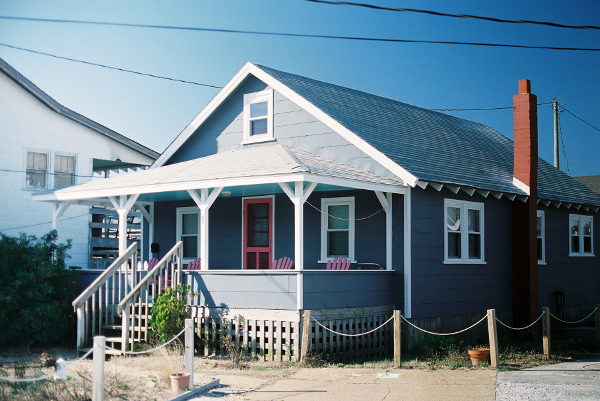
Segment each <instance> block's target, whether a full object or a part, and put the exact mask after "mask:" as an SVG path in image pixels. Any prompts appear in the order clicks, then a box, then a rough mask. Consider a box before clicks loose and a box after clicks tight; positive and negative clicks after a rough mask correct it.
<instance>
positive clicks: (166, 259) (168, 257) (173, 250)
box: [119, 241, 183, 313]
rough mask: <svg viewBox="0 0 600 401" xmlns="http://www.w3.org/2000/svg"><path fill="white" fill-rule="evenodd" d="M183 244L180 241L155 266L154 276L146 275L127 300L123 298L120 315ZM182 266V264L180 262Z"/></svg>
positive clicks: (120, 304) (120, 303)
mask: <svg viewBox="0 0 600 401" xmlns="http://www.w3.org/2000/svg"><path fill="white" fill-rule="evenodd" d="M182 244H183V241H179V242H177V243H176V244H175V246H174V247H173V248H172V249H171V250H170V251H169V253H167V254H166V255H165V256H164V257H163V258H162V259H161V260H160V262H158V263H157V264H156V266H154V268H153V269H152V270H151V272H153V273H152V274H150V272H148V274H147V275H146V277H144V278H143V279H142V280H140V282H139V283H137V285H136V286H135V287H134V288H133V289H132V290H131V291H130V292H129V294H127V296H125V298H123V299H122V300H121V302H119V313H121V312H123V307H124V306H125V305H126V304H127V303H128V302H130V300H131V298H133V297H134V296H135V295H136V294H137V292H138V291H139V289H140V288H142V287H143V286H144V285H146V283H148V282H149V281H150V280H153V279H154V278H155V277H156V276H157V275H158V273H159V272H160V270H161V269H162V267H163V265H166V264H167V262H168V261H169V260H170V258H171V257H172V256H173V254H174V253H175V252H178V251H179V247H180V246H181V245H182ZM180 264H181V262H180Z"/></svg>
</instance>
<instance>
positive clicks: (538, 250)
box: [537, 237, 543, 261]
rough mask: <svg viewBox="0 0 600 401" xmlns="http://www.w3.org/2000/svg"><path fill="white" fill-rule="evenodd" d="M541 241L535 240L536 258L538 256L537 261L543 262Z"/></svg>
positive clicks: (539, 239)
mask: <svg viewBox="0 0 600 401" xmlns="http://www.w3.org/2000/svg"><path fill="white" fill-rule="evenodd" d="M542 251H543V249H542V239H541V238H539V237H538V239H537V256H538V260H540V261H541V260H543V258H542Z"/></svg>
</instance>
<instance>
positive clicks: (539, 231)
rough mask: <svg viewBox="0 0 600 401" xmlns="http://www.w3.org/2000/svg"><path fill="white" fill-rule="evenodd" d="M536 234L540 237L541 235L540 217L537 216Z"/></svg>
mask: <svg viewBox="0 0 600 401" xmlns="http://www.w3.org/2000/svg"><path fill="white" fill-rule="evenodd" d="M537 236H538V238H540V237H541V236H542V217H541V216H538V217H537Z"/></svg>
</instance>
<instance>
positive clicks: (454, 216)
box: [446, 207, 460, 231]
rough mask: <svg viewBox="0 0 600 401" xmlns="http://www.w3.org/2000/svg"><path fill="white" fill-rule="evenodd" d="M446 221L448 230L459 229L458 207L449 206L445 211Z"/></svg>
mask: <svg viewBox="0 0 600 401" xmlns="http://www.w3.org/2000/svg"><path fill="white" fill-rule="evenodd" d="M447 216H448V217H447V221H446V224H447V225H448V229H449V230H450V231H459V230H460V209H459V208H457V207H449V208H448V211H447Z"/></svg>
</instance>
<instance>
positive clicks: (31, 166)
mask: <svg viewBox="0 0 600 401" xmlns="http://www.w3.org/2000/svg"><path fill="white" fill-rule="evenodd" d="M26 163H27V164H26V169H25V187H26V188H30V189H43V188H46V187H47V183H46V180H47V177H48V174H47V173H48V154H47V153H43V152H30V151H27V162H26Z"/></svg>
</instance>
